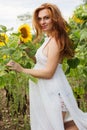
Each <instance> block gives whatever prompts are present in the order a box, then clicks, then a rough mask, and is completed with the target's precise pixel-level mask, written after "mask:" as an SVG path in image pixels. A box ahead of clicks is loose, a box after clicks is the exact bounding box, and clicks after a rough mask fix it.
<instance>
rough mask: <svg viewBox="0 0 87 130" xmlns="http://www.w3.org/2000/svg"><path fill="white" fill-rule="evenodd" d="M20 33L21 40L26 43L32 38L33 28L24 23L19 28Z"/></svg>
mask: <svg viewBox="0 0 87 130" xmlns="http://www.w3.org/2000/svg"><path fill="white" fill-rule="evenodd" d="M18 32H19V33H20V41H21V42H23V43H26V42H28V41H31V40H32V34H31V28H30V26H29V25H28V24H23V25H21V26H20V27H19V28H18Z"/></svg>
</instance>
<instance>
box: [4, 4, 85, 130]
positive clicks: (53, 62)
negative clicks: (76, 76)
mask: <svg viewBox="0 0 87 130" xmlns="http://www.w3.org/2000/svg"><path fill="white" fill-rule="evenodd" d="M33 24H34V27H35V29H36V37H37V39H39V36H40V37H41V36H42V34H43V33H44V34H46V35H47V37H46V38H45V41H44V43H43V44H42V45H41V47H40V48H39V49H38V50H37V53H36V55H35V57H36V64H35V67H34V68H33V69H27V68H23V67H22V66H20V65H19V64H18V63H16V62H14V61H10V62H9V63H8V64H7V66H9V67H10V68H11V69H13V70H16V71H18V72H24V73H26V74H30V75H32V76H34V77H36V78H38V83H33V82H32V81H30V82H29V90H30V91H29V92H30V123H31V130H64V129H66V130H87V113H83V112H82V111H81V110H80V109H79V108H78V106H77V103H76V100H75V98H74V96H73V92H72V90H71V87H70V85H69V83H68V81H67V79H66V76H65V74H64V72H63V70H62V61H63V59H64V58H72V57H73V56H74V52H73V49H72V46H71V42H70V40H69V38H68V36H67V33H66V25H65V21H64V19H63V17H62V15H61V12H60V11H59V9H58V8H57V6H56V5H53V4H50V3H45V4H42V5H41V6H40V7H38V8H37V9H36V10H35V12H34V16H33ZM68 115H70V118H67V117H68ZM70 120H71V121H73V122H74V123H75V125H71V126H70V127H68V126H69V125H67V126H66V125H64V124H65V122H68V121H70ZM64 126H65V128H64Z"/></svg>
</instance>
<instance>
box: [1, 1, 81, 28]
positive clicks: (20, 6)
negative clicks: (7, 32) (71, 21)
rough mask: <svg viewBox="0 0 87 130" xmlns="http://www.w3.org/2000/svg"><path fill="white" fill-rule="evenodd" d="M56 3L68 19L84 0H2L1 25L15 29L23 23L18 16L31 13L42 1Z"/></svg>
mask: <svg viewBox="0 0 87 130" xmlns="http://www.w3.org/2000/svg"><path fill="white" fill-rule="evenodd" d="M46 2H50V3H54V4H56V5H57V6H58V8H59V9H60V11H61V12H62V15H63V17H64V18H65V19H66V20H68V18H69V17H71V16H72V14H73V12H74V10H75V8H76V7H77V6H79V5H80V4H82V3H83V1H82V0H0V25H4V26H6V27H7V28H11V27H14V30H16V29H17V28H18V26H19V25H20V24H22V23H20V21H19V20H18V19H17V16H19V15H22V14H26V13H28V12H29V13H31V14H33V11H34V9H35V8H37V7H38V6H39V5H41V4H42V3H46Z"/></svg>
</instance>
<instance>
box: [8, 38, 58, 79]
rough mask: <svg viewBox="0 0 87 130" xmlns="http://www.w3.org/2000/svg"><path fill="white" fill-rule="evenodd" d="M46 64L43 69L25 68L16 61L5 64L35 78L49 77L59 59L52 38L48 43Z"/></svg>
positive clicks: (52, 73)
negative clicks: (12, 63)
mask: <svg viewBox="0 0 87 130" xmlns="http://www.w3.org/2000/svg"><path fill="white" fill-rule="evenodd" d="M47 57H48V58H47V64H46V67H45V68H44V69H39V68H38V69H37V70H36V69H26V68H23V67H22V66H20V65H19V64H18V63H14V65H13V66H12V65H11V62H9V63H8V64H7V66H10V67H11V69H13V70H16V71H18V72H24V73H26V74H30V75H32V76H34V77H37V78H47V79H49V78H51V77H52V76H53V75H54V73H55V70H56V68H57V65H58V61H59V49H58V45H57V43H56V41H55V40H54V39H53V38H52V40H51V41H50V42H49V45H48V56H47Z"/></svg>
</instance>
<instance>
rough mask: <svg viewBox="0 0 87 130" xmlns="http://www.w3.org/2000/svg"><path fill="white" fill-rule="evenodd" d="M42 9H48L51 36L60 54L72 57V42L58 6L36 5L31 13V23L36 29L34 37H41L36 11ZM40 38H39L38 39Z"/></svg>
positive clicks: (48, 4)
mask: <svg viewBox="0 0 87 130" xmlns="http://www.w3.org/2000/svg"><path fill="white" fill-rule="evenodd" d="M43 9H48V10H49V14H50V17H51V19H52V22H53V30H52V33H51V34H52V36H53V37H55V39H56V41H57V43H58V45H59V47H60V55H61V56H62V57H67V58H72V57H73V56H74V50H73V46H72V42H71V40H70V39H69V36H68V34H67V32H66V23H67V22H66V21H65V20H64V18H63V17H62V14H61V12H60V10H59V9H58V7H57V6H56V5H54V4H50V3H44V4H42V5H41V6H40V7H38V8H37V9H36V10H35V11H34V14H33V25H34V28H35V30H36V39H39V38H41V36H42V35H43V31H42V29H41V27H40V25H39V21H38V13H39V11H41V10H43ZM39 40H40V39H39Z"/></svg>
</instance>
